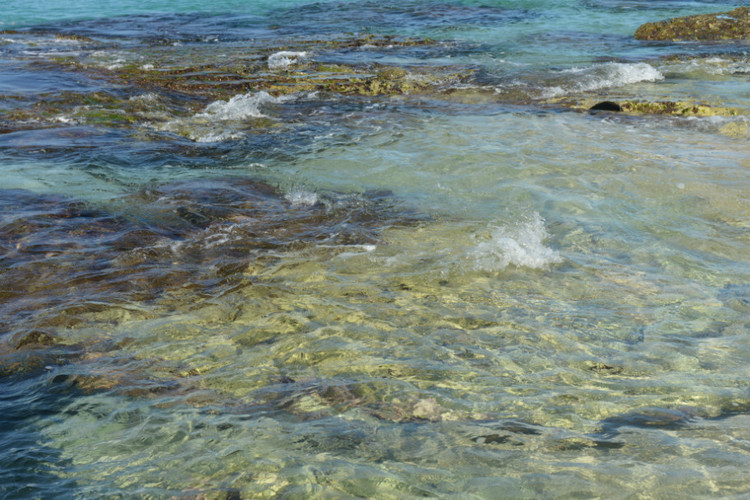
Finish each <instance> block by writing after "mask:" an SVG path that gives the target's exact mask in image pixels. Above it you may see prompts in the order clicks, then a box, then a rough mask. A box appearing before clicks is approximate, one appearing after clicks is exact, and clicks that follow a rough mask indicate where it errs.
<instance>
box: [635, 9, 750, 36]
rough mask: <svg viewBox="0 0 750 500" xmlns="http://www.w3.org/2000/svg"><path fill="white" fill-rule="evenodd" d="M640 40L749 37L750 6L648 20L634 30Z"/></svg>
mask: <svg viewBox="0 0 750 500" xmlns="http://www.w3.org/2000/svg"><path fill="white" fill-rule="evenodd" d="M635 38H636V39H638V40H672V41H687V40H700V41H718V40H747V39H749V38H750V8H748V7H738V8H736V9H734V10H733V11H730V12H721V13H717V14H702V15H696V16H687V17H677V18H674V19H667V20H665V21H658V22H654V23H646V24H644V25H642V26H641V27H639V28H638V29H637V30H636V32H635Z"/></svg>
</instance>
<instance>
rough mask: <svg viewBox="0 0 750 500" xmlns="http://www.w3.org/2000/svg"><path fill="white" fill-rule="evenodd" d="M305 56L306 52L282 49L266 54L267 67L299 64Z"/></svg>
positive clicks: (286, 66)
mask: <svg viewBox="0 0 750 500" xmlns="http://www.w3.org/2000/svg"><path fill="white" fill-rule="evenodd" d="M306 58H307V52H293V51H289V50H282V51H281V52H276V53H274V54H271V55H270V56H268V69H284V68H288V67H289V66H293V65H295V64H300V63H301V62H302V61H303V60H304V59H306Z"/></svg>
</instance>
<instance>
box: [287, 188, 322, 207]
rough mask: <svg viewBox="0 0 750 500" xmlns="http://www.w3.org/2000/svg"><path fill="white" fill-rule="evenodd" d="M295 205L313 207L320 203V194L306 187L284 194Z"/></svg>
mask: <svg viewBox="0 0 750 500" xmlns="http://www.w3.org/2000/svg"><path fill="white" fill-rule="evenodd" d="M284 198H286V200H287V201H288V202H289V203H291V204H292V206H293V207H311V206H313V205H315V204H316V203H318V201H319V199H318V195H317V194H316V193H313V192H312V191H307V190H304V189H294V190H292V191H290V192H288V193H286V194H285V195H284Z"/></svg>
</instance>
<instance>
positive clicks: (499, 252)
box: [470, 213, 563, 271]
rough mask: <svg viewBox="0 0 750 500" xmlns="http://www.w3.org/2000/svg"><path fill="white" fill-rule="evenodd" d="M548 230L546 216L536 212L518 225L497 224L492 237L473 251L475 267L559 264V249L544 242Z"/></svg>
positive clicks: (499, 267) (472, 256)
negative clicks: (543, 216)
mask: <svg viewBox="0 0 750 500" xmlns="http://www.w3.org/2000/svg"><path fill="white" fill-rule="evenodd" d="M546 239H547V230H546V229H545V227H544V219H542V217H541V216H540V215H539V214H538V213H533V214H531V215H530V216H528V217H527V218H525V220H522V221H521V222H519V223H518V224H513V225H506V226H497V227H495V228H493V229H492V231H491V233H490V236H489V239H486V240H485V241H481V242H479V243H478V244H477V245H476V246H475V247H474V248H473V250H472V251H471V252H470V257H471V259H472V260H473V262H474V268H475V269H477V270H481V271H499V270H501V269H505V268H506V267H508V266H510V265H513V266H516V267H528V268H531V269H545V268H547V267H549V266H550V265H551V264H559V263H560V262H562V260H563V259H562V257H561V255H560V253H559V252H557V251H556V250H553V249H551V248H549V247H547V246H545V245H544V241H545V240H546Z"/></svg>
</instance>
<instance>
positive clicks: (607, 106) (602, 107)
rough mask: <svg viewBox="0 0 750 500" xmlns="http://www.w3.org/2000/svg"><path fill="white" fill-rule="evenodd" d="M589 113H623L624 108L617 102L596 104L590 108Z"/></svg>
mask: <svg viewBox="0 0 750 500" xmlns="http://www.w3.org/2000/svg"><path fill="white" fill-rule="evenodd" d="M589 111H616V112H619V111H622V107H621V106H620V105H619V104H617V103H616V102H612V101H602V102H599V103H596V104H594V105H593V106H591V107H590V108H589Z"/></svg>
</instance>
